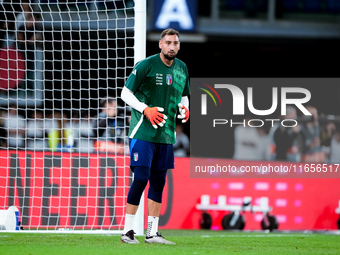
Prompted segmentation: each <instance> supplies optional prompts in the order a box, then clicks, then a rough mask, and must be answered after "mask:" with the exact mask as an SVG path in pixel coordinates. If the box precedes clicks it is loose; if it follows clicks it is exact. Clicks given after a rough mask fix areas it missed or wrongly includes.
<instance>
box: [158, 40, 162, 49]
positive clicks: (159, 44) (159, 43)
mask: <svg viewBox="0 0 340 255" xmlns="http://www.w3.org/2000/svg"><path fill="white" fill-rule="evenodd" d="M158 47H159V48H160V49H162V40H159V42H158Z"/></svg>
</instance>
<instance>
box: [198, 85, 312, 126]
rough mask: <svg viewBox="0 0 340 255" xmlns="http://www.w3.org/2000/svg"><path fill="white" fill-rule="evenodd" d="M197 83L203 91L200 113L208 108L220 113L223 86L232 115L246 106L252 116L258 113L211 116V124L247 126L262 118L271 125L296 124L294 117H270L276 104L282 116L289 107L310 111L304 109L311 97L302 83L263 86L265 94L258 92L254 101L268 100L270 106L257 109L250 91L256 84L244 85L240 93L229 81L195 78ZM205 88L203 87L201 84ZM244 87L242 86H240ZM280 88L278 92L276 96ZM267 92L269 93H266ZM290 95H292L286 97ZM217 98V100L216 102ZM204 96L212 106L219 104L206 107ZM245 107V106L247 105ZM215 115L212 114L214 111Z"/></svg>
mask: <svg viewBox="0 0 340 255" xmlns="http://www.w3.org/2000/svg"><path fill="white" fill-rule="evenodd" d="M196 83H198V84H200V86H198V87H197V89H199V90H201V91H203V92H204V93H201V97H200V98H201V103H200V105H201V116H205V115H209V113H210V112H219V113H220V114H221V116H222V115H225V114H224V111H223V108H222V106H223V105H222V99H221V96H220V94H222V93H223V92H222V91H223V90H224V91H228V93H230V94H231V97H232V115H233V116H246V110H247V111H248V112H249V113H251V114H252V115H253V116H258V118H255V119H246V118H245V119H243V121H239V120H238V121H236V120H234V119H233V118H231V119H226V118H213V119H212V126H213V127H217V126H218V125H229V126H230V127H233V126H234V125H243V126H244V127H245V126H249V127H254V128H257V127H262V126H264V125H265V123H266V122H269V123H271V126H272V127H273V126H274V124H275V123H280V125H281V126H283V127H295V126H297V125H298V120H297V119H294V118H285V119H278V118H270V116H271V115H273V114H274V113H275V112H276V111H277V109H278V108H280V115H281V116H286V115H287V113H288V112H289V107H295V108H296V109H299V110H300V111H301V113H302V114H303V115H305V116H311V115H312V114H311V113H310V112H309V111H308V110H307V108H306V107H305V104H306V103H308V102H309V101H310V99H311V92H310V91H309V90H308V89H306V88H302V87H281V88H278V87H272V88H268V87H267V88H265V89H266V92H267V93H266V96H265V97H264V96H263V95H262V94H260V95H261V96H260V98H257V100H258V101H264V102H265V103H270V102H271V106H270V108H267V109H257V108H256V107H255V106H254V101H255V96H254V91H255V90H256V89H260V88H259V87H246V93H244V92H243V91H242V90H241V88H240V87H238V86H236V85H233V84H214V85H213V86H211V85H208V84H205V83H202V82H196ZM202 85H203V86H204V87H205V88H203V86H202ZM243 87H244V86H243ZM279 91H280V96H279ZM268 93H271V95H270V96H268ZM208 95H209V97H208ZM291 95H294V96H292V97H290V96H291ZM215 97H216V98H217V99H218V101H219V103H220V104H218V103H217V100H216V99H215ZM208 100H212V101H213V102H214V105H215V107H218V106H220V108H215V109H209V107H208V105H209V103H208ZM245 107H248V108H247V109H246V108H245ZM214 116H216V114H214Z"/></svg>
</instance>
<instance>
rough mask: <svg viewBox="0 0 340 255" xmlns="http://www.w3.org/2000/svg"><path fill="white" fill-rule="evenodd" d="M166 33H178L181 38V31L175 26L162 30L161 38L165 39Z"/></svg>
mask: <svg viewBox="0 0 340 255" xmlns="http://www.w3.org/2000/svg"><path fill="white" fill-rule="evenodd" d="M166 35H177V36H178V38H179V32H178V31H177V30H175V29H173V28H167V29H165V30H163V31H162V33H161V39H163V37H164V36H166Z"/></svg>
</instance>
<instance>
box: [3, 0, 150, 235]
mask: <svg viewBox="0 0 340 255" xmlns="http://www.w3.org/2000/svg"><path fill="white" fill-rule="evenodd" d="M0 7H1V10H0V23H1V26H0V34H1V38H0V39H1V48H0V124H1V128H0V130H1V134H0V136H1V137H0V210H7V209H8V208H9V207H10V206H15V207H17V208H18V209H19V219H20V222H21V227H22V228H24V229H25V230H31V231H34V232H37V231H43V232H51V231H52V232H58V233H60V232H64V231H60V230H68V231H67V233H121V231H122V230H123V227H124V215H125V205H126V197H127V193H128V190H129V186H130V184H131V182H132V174H131V171H130V169H129V149H128V137H127V132H128V127H129V114H130V109H129V107H128V106H126V105H124V104H123V101H122V100H121V99H120V94H121V89H122V87H123V86H124V83H125V81H126V79H127V78H128V76H129V74H130V72H131V70H132V68H133V66H134V64H135V63H136V62H138V61H140V60H141V59H143V58H145V54H146V53H145V51H146V46H145V43H146V0H136V1H133V0H119V1H94V0H93V1H89V0H78V1H63V2H60V1H47V0H40V1H38V0H36V1H26V0H21V2H18V1H17V2H15V3H14V2H13V3H12V2H8V1H1V2H0ZM110 99H113V100H114V101H115V103H114V105H115V106H112V107H115V108H116V111H114V113H113V114H108V113H107V112H105V111H106V110H107V109H108V107H109V106H108V102H109V100H110ZM103 100H104V104H103V103H101V102H102V101H103ZM110 102H111V101H110ZM110 107H111V106H110ZM103 112H105V113H106V114H104V115H100V114H101V113H103ZM103 116H104V117H103ZM100 121H102V122H101V123H105V125H104V126H109V127H110V126H111V129H105V130H103V132H101V131H100V130H99V129H101V128H102V126H100V127H99V128H95V127H96V126H95V123H99V122H100ZM143 208H144V206H143V200H142V201H141V209H140V210H139V212H138V215H139V216H138V217H139V220H138V221H137V222H138V226H136V230H135V231H136V232H137V234H138V235H142V234H143V226H144V222H143V218H144V216H143V212H144V209H143Z"/></svg>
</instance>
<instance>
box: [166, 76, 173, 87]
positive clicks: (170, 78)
mask: <svg viewBox="0 0 340 255" xmlns="http://www.w3.org/2000/svg"><path fill="white" fill-rule="evenodd" d="M171 83H172V76H171V74H167V75H166V84H167V85H171Z"/></svg>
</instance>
